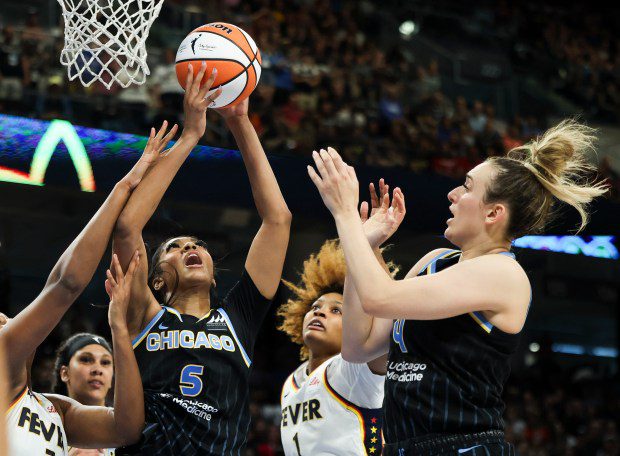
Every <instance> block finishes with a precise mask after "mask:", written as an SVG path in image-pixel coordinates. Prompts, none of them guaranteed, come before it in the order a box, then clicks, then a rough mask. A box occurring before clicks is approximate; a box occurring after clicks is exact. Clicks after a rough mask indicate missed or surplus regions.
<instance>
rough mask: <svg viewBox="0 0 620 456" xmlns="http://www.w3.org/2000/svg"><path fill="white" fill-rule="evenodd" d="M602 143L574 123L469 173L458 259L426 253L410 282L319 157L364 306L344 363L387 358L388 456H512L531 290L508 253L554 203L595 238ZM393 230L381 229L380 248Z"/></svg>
mask: <svg viewBox="0 0 620 456" xmlns="http://www.w3.org/2000/svg"><path fill="white" fill-rule="evenodd" d="M594 140H595V137H594V134H593V131H592V130H591V129H590V128H588V127H585V126H583V125H580V124H578V123H576V122H575V121H572V120H566V121H563V122H562V123H560V124H559V125H557V126H555V127H554V128H551V129H550V130H548V131H547V132H546V133H545V134H544V135H542V137H540V138H538V139H536V140H535V141H532V142H530V143H528V144H526V145H524V146H521V147H517V148H515V149H513V150H511V151H510V152H509V153H508V154H507V156H505V157H493V158H489V159H487V160H486V161H485V162H483V163H481V164H480V165H478V166H476V167H475V168H473V169H472V170H470V171H469V173H468V174H467V177H466V178H465V182H464V183H463V185H461V186H459V187H457V188H455V189H453V190H452V191H451V192H450V193H448V200H449V201H450V207H449V210H450V212H451V213H452V217H451V218H450V219H448V221H447V228H446V230H445V237H446V239H448V240H449V241H450V242H451V243H452V244H454V245H455V246H456V247H458V249H459V250H450V249H438V250H434V251H431V252H429V253H428V254H427V255H425V256H424V257H423V258H422V259H421V260H420V261H419V262H418V263H417V264H416V265H415V266H414V267H413V268H412V269H411V271H410V272H409V273H408V274H407V276H406V278H405V279H403V280H394V279H393V278H392V277H390V275H389V274H387V273H386V272H385V271H384V269H383V268H382V267H381V264H379V262H378V261H377V259H376V257H375V255H374V254H373V251H372V247H373V245H372V243H369V241H368V238H367V236H366V235H365V233H364V228H363V227H362V224H361V222H360V220H359V217H358V216H357V213H356V207H357V203H358V183H357V178H356V176H355V171H354V169H353V168H352V167H350V166H348V165H347V164H346V163H344V162H343V161H342V159H341V158H340V156H339V155H338V153H337V152H336V151H335V150H333V149H331V148H330V149H329V150H327V151H325V150H322V151H321V152H320V153H316V152H315V153H314V154H313V157H314V161H315V164H316V167H317V170H318V172H317V171H315V170H314V168H312V167H308V173H309V175H310V177H311V179H312V181H313V182H314V184H315V185H316V187H317V188H318V190H319V192H320V194H321V197H322V199H323V201H324V203H325V205H326V206H327V207H328V209H329V210H330V211H331V213H332V215H333V216H334V220H335V222H336V227H337V228H338V234H339V236H340V242H341V245H342V248H343V250H344V254H345V258H346V262H347V270H348V273H349V275H350V277H351V279H352V281H353V284H354V286H355V289H356V291H357V293H358V295H359V298H360V304H361V305H360V306H359V308H358V309H357V311H350V312H346V313H345V314H344V316H343V319H344V320H345V321H344V324H345V326H347V325H348V327H349V328H350V329H354V328H355V329H356V330H354V331H352V332H351V333H349V335H355V336H356V337H351V338H345V339H343V347H342V355H343V357H344V359H347V360H349V361H352V362H368V361H369V360H371V359H375V358H376V357H377V356H380V355H382V354H385V353H389V355H388V368H387V374H386V384H385V402H384V436H385V447H384V454H387V455H399V456H400V455H409V454H432V455H456V454H463V455H466V456H471V455H511V454H514V453H515V450H514V447H513V446H512V445H511V444H509V443H507V442H506V441H505V440H504V432H503V428H504V420H503V418H502V413H503V410H504V404H503V401H502V398H501V394H502V388H503V386H504V384H505V382H506V380H507V378H508V376H509V372H510V359H511V356H512V355H513V354H514V352H515V350H516V348H517V344H518V341H519V335H520V332H521V329H522V328H523V325H524V323H525V319H526V316H527V313H528V309H529V305H530V299H531V290H530V283H529V280H528V278H527V275H526V274H525V272H524V271H523V269H522V268H521V266H519V263H517V261H515V258H514V255H513V254H512V253H511V252H510V248H511V243H512V241H513V240H514V239H515V238H517V237H519V236H523V235H527V234H532V233H539V232H541V231H543V230H544V228H545V225H546V224H547V223H549V222H550V221H551V220H552V219H553V216H554V215H555V212H554V211H553V209H554V206H555V205H556V203H563V204H567V205H570V206H572V207H573V208H574V209H576V210H577V211H578V212H579V214H580V215H581V225H580V229H583V228H584V227H585V226H586V224H587V222H588V211H587V205H588V203H590V202H591V201H592V200H593V199H594V198H596V197H599V196H601V195H603V194H604V193H605V192H606V186H605V185H603V184H601V183H596V182H593V181H592V180H589V179H591V175H590V173H591V172H592V171H593V167H592V166H591V165H589V164H588V163H587V161H586V157H585V153H586V152H587V151H588V150H590V149H591V148H592V147H593V146H592V145H593V141H594ZM395 228H396V224H394V223H392V222H390V221H387V220H386V223H376V232H377V236H376V243H377V244H380V243H382V242H385V240H387V239H388V238H389V237H390V236H391V235H392V234H393V232H394V231H395ZM377 244H375V245H377ZM349 310H350V309H349ZM347 320H348V321H347Z"/></svg>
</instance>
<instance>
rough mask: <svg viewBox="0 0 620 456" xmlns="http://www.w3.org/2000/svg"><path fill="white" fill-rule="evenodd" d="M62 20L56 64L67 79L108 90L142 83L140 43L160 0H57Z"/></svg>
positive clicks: (145, 72) (143, 68)
mask: <svg viewBox="0 0 620 456" xmlns="http://www.w3.org/2000/svg"><path fill="white" fill-rule="evenodd" d="M58 3H60V5H61V6H62V11H63V12H62V15H63V17H64V20H65V46H64V49H63V50H62V53H61V55H60V62H61V63H62V64H63V65H65V66H66V67H67V72H68V75H69V79H70V80H71V81H73V80H75V79H79V80H80V82H81V83H82V84H83V85H84V86H86V87H88V86H90V85H91V84H92V83H94V82H95V81H101V83H102V84H103V85H104V86H105V87H106V88H107V89H108V90H109V89H110V87H111V86H112V84H114V83H115V82H116V83H118V84H120V85H121V86H122V87H128V86H129V85H131V84H144V82H145V80H146V76H148V75H149V74H150V70H149V67H148V65H147V64H146V40H147V38H148V36H149V30H150V28H151V25H152V24H153V21H155V19H156V18H157V16H158V15H159V11H160V10H161V5H162V3H163V0H58Z"/></svg>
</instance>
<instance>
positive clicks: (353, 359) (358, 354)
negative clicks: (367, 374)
mask: <svg viewBox="0 0 620 456" xmlns="http://www.w3.org/2000/svg"><path fill="white" fill-rule="evenodd" d="M340 354H341V355H342V359H344V360H345V361H347V362H349V363H354V364H363V363H366V362H368V360H367V359H366V356H364V352H363V351H362V350H360V349H359V347H348V346H346V344H343V345H342V351H341V352H340Z"/></svg>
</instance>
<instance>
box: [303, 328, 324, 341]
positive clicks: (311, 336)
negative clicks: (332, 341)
mask: <svg viewBox="0 0 620 456" xmlns="http://www.w3.org/2000/svg"><path fill="white" fill-rule="evenodd" d="M303 336H304V342H306V344H307V342H308V341H309V342H314V341H325V340H327V339H329V334H328V333H327V329H325V328H323V329H322V330H320V329H312V328H306V329H304V334H303Z"/></svg>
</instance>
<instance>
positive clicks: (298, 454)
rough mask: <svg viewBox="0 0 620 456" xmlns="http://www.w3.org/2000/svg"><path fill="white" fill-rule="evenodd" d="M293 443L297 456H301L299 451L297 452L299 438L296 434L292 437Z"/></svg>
mask: <svg viewBox="0 0 620 456" xmlns="http://www.w3.org/2000/svg"><path fill="white" fill-rule="evenodd" d="M293 441H294V442H295V446H296V447H297V456H301V451H300V450H299V437H297V432H295V435H294V436H293Z"/></svg>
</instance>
